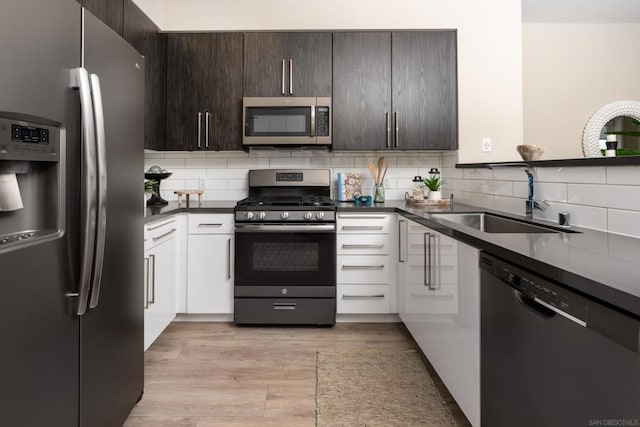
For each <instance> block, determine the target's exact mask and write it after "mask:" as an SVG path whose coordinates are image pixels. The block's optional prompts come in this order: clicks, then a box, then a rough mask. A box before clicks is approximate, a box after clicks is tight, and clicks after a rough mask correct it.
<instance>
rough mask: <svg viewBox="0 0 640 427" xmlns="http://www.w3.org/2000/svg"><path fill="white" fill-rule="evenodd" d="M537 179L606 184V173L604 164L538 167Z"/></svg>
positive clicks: (541, 180)
mask: <svg viewBox="0 0 640 427" xmlns="http://www.w3.org/2000/svg"><path fill="white" fill-rule="evenodd" d="M536 173H537V181H540V182H567V183H585V184H604V183H605V182H606V174H605V168H604V166H590V167H566V168H538V169H536Z"/></svg>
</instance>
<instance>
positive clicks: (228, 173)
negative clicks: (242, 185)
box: [207, 169, 249, 179]
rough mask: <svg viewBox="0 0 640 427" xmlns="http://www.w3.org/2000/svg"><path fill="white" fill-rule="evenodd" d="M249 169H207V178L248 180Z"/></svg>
mask: <svg viewBox="0 0 640 427" xmlns="http://www.w3.org/2000/svg"><path fill="white" fill-rule="evenodd" d="M248 177H249V169H207V178H226V179H248Z"/></svg>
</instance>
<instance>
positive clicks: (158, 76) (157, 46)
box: [122, 0, 167, 150]
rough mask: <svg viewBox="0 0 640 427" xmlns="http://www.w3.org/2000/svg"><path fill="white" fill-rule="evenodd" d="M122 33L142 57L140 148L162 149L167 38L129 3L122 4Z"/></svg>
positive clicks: (164, 137)
mask: <svg viewBox="0 0 640 427" xmlns="http://www.w3.org/2000/svg"><path fill="white" fill-rule="evenodd" d="M122 31H123V34H122V37H124V39H125V40H126V41H128V42H129V44H130V45H131V46H133V47H134V48H135V49H136V50H137V51H138V52H140V53H141V54H142V55H144V58H145V87H144V148H147V149H150V150H162V149H163V148H164V145H165V140H166V123H167V121H166V106H167V86H166V79H167V36H166V34H160V33H159V31H160V29H159V28H158V27H157V26H156V25H155V24H154V23H153V21H151V19H149V17H147V15H145V14H144V12H142V11H141V10H140V9H139V8H138V6H136V5H135V3H133V1H132V0H125V2H124V23H123V30H122Z"/></svg>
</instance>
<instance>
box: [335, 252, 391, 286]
mask: <svg viewBox="0 0 640 427" xmlns="http://www.w3.org/2000/svg"><path fill="white" fill-rule="evenodd" d="M390 267H391V266H390V265H389V256H388V255H368V256H367V255H362V256H359V255H340V256H338V275H337V277H338V283H354V284H357V283H362V284H370V283H372V284H388V283H389V277H390V276H389V270H390Z"/></svg>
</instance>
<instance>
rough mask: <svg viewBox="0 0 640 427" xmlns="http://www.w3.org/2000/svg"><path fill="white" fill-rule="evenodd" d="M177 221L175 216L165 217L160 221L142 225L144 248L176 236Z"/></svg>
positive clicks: (146, 248)
mask: <svg viewBox="0 0 640 427" xmlns="http://www.w3.org/2000/svg"><path fill="white" fill-rule="evenodd" d="M177 231H178V222H177V221H176V219H175V218H173V217H172V218H169V219H167V218H165V219H163V220H160V221H154V222H150V223H149V224H145V226H144V250H145V252H146V251H148V250H149V249H151V248H153V247H155V246H157V245H159V244H160V243H162V242H164V241H166V240H168V239H171V238H172V237H175V236H176V232H177Z"/></svg>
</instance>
